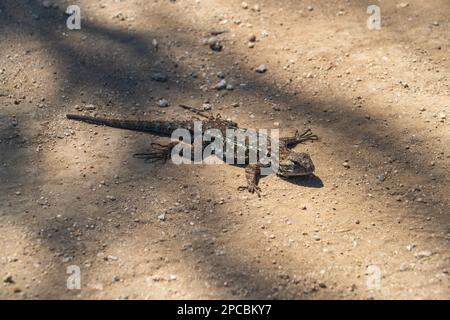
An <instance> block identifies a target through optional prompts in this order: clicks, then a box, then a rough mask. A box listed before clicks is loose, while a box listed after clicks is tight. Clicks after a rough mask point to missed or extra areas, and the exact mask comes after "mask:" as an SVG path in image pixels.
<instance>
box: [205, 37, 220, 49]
mask: <svg viewBox="0 0 450 320" xmlns="http://www.w3.org/2000/svg"><path fill="white" fill-rule="evenodd" d="M207 43H208V45H209V47H210V48H211V50H213V51H222V49H223V46H222V44H221V43H220V40H219V38H218V37H210V38H209V39H208V41H207Z"/></svg>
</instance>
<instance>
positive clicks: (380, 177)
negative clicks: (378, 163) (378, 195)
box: [377, 173, 386, 182]
mask: <svg viewBox="0 0 450 320" xmlns="http://www.w3.org/2000/svg"><path fill="white" fill-rule="evenodd" d="M377 179H378V180H380V181H381V182H383V181H384V180H386V175H385V174H384V173H380V174H379V175H378V176H377Z"/></svg>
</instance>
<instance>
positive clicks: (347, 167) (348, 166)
mask: <svg viewBox="0 0 450 320" xmlns="http://www.w3.org/2000/svg"><path fill="white" fill-rule="evenodd" d="M342 165H343V166H344V168H345V169H350V164H349V163H348V162H347V161H344V162H343V163H342Z"/></svg>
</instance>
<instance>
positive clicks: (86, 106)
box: [84, 104, 97, 111]
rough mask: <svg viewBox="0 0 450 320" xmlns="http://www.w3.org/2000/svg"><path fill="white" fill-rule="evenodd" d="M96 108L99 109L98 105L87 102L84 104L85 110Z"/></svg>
mask: <svg viewBox="0 0 450 320" xmlns="http://www.w3.org/2000/svg"><path fill="white" fill-rule="evenodd" d="M95 109H97V107H96V106H94V105H93V104H87V105H85V106H84V110H88V111H93V110H95Z"/></svg>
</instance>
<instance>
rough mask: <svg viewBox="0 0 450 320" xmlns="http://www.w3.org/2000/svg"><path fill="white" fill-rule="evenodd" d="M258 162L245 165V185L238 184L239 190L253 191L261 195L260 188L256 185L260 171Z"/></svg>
mask: <svg viewBox="0 0 450 320" xmlns="http://www.w3.org/2000/svg"><path fill="white" fill-rule="evenodd" d="M260 166H261V165H260V164H259V163H254V164H249V165H248V166H247V167H245V179H246V180H247V185H246V186H240V187H239V188H238V189H239V190H244V189H246V190H248V191H249V192H251V193H255V192H256V194H257V195H258V197H259V196H261V188H260V187H258V181H259V176H260V173H261V169H260Z"/></svg>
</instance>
